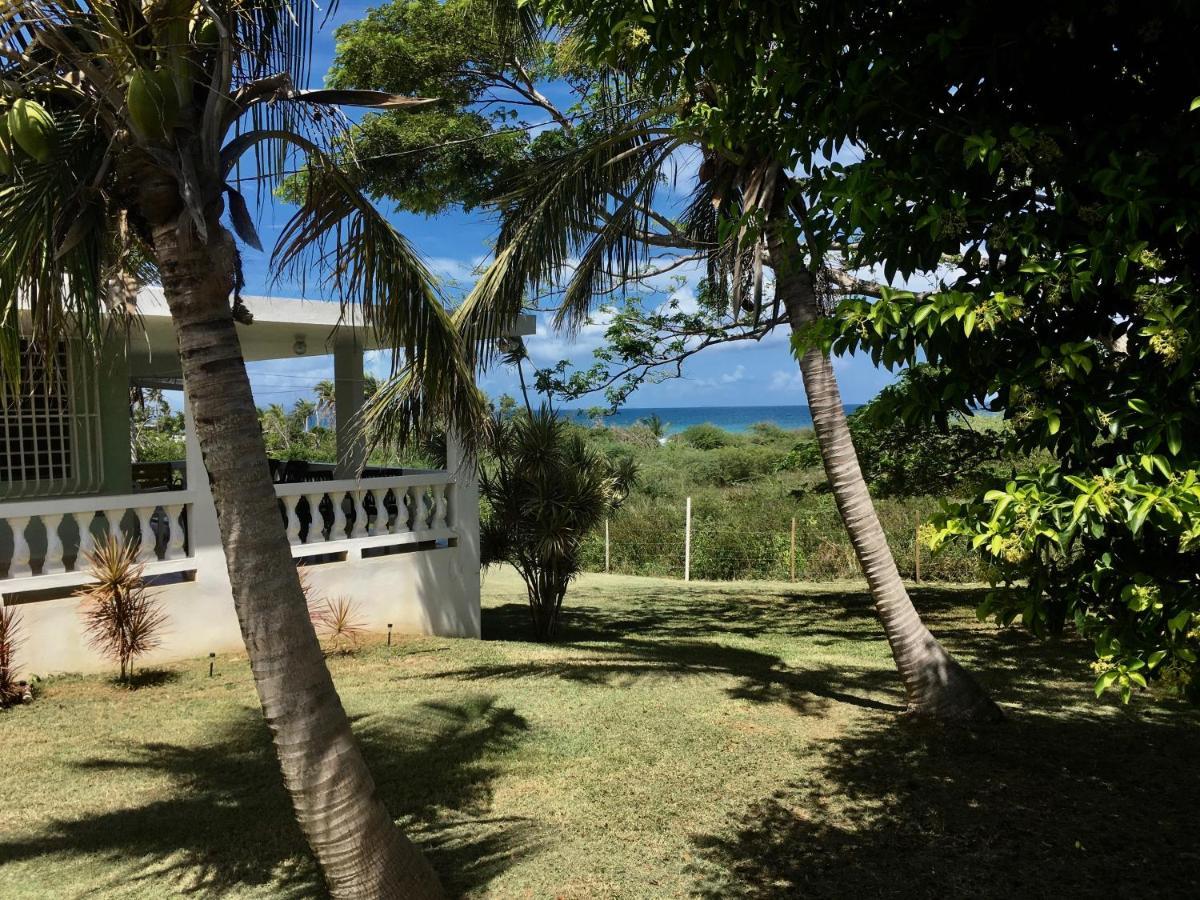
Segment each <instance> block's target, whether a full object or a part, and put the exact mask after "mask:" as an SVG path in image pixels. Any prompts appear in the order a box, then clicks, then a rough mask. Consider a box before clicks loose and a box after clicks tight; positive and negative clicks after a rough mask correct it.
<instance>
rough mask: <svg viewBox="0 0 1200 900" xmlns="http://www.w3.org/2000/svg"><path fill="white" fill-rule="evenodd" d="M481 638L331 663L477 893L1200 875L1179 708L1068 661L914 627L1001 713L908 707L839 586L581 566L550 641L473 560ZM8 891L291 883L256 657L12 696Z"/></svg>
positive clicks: (940, 599)
mask: <svg viewBox="0 0 1200 900" xmlns="http://www.w3.org/2000/svg"><path fill="white" fill-rule="evenodd" d="M485 597H486V599H485V609H484V632H485V637H486V638H487V639H486V640H484V641H481V642H477V641H460V640H447V639H438V638H406V639H402V640H400V641H399V642H398V645H397V646H394V647H392V648H391V649H388V648H386V647H384V646H382V645H381V644H379V643H375V644H372V646H371V647H370V648H369V649H367V650H364V651H363V652H361V653H359V654H358V655H357V656H355V657H353V658H343V659H335V660H332V661H331V666H332V669H333V673H334V677H335V678H336V679H337V683H338V686H339V688H340V690H341V693H342V697H343V698H344V700H345V703H346V706H347V709H348V710H349V712H350V714H351V715H352V716H353V717H354V719H355V723H356V730H357V732H358V735H359V737H360V738H361V740H362V743H363V746H364V748H365V751H366V753H367V755H368V757H369V760H370V763H371V766H372V769H373V771H374V773H375V777H376V779H377V781H378V782H379V788H380V791H381V792H382V795H383V797H384V799H385V800H386V802H387V804H388V806H389V808H390V809H391V810H392V811H393V813H394V814H395V815H397V816H398V817H399V818H400V819H401V820H402V822H403V823H404V825H405V827H406V828H408V829H409V830H410V833H412V834H414V835H415V836H416V837H417V839H418V840H419V841H420V842H421V844H422V845H423V846H424V847H425V849H426V850H427V852H428V853H429V855H430V856H431V858H432V859H433V861H434V863H435V865H436V866H437V868H438V869H439V870H440V872H441V873H442V875H443V877H444V879H445V881H446V883H447V884H448V885H449V886H450V888H451V889H452V891H453V892H455V893H457V894H466V895H469V896H492V897H538V898H540V897H548V898H552V897H564V898H576V897H578V898H584V897H587V898H591V897H664V896H667V897H671V896H697V895H699V896H709V897H775V896H778V897H793V896H829V897H854V896H855V895H858V896H862V897H874V896H905V897H908V896H930V897H934V896H936V897H955V896H968V895H970V896H1006V897H1011V896H1022V897H1028V896H1098V895H1101V894H1105V895H1108V896H1132V895H1134V894H1135V893H1136V894H1138V895H1141V896H1163V895H1168V894H1170V895H1181V896H1186V895H1191V896H1196V895H1198V894H1200V849H1198V847H1200V844H1198V843H1197V842H1196V840H1195V815H1196V810H1197V809H1198V808H1200V788H1198V787H1197V777H1196V759H1197V755H1196V751H1197V749H1200V748H1198V745H1197V741H1196V735H1197V730H1196V725H1197V716H1196V715H1195V714H1194V713H1193V712H1191V711H1190V710H1183V709H1179V708H1171V707H1161V706H1160V707H1154V706H1152V705H1150V704H1148V703H1142V704H1135V706H1134V707H1133V708H1132V709H1130V710H1122V709H1120V708H1118V707H1116V706H1114V705H1113V704H1111V703H1107V702H1106V703H1097V702H1095V701H1093V700H1092V699H1090V691H1089V688H1088V682H1089V681H1090V677H1089V675H1090V673H1089V671H1088V666H1087V659H1086V652H1085V651H1084V648H1081V647H1079V646H1078V645H1075V644H1061V645H1045V644H1036V643H1034V642H1032V641H1030V640H1029V639H1027V638H1026V637H1025V636H1024V635H1023V634H1021V633H1019V632H1015V631H998V630H996V629H994V628H993V627H991V626H988V625H980V624H979V623H977V622H976V621H975V618H974V616H973V614H972V612H971V606H972V605H973V603H974V602H975V601H976V599H977V598H976V596H975V595H974V594H973V593H972V592H970V591H968V590H945V589H923V590H920V591H918V592H917V594H916V599H917V602H918V604H919V606H920V607H921V609H922V610H923V612H924V613H925V614H926V616H927V618H928V621H929V622H930V625H931V626H932V627H933V628H934V630H935V631H936V632H937V633H938V634H939V635H940V636H941V637H943V638H944V640H945V641H946V643H947V644H948V645H949V646H950V647H951V648H952V649H953V650H954V651H955V652H956V653H958V654H959V655H960V656H961V657H962V658H963V659H964V661H966V662H967V663H968V664H969V665H970V666H971V667H972V668H973V669H975V670H976V671H977V672H978V673H979V675H980V677H981V678H982V679H983V680H984V681H985V682H986V683H987V685H988V686H989V687H990V688H991V690H992V691H993V692H994V693H995V695H996V697H997V699H999V700H1000V701H1001V702H1002V703H1003V704H1004V705H1005V707H1006V708H1007V709H1008V710H1009V712H1010V719H1009V721H1008V722H1007V723H1006V724H1004V725H1002V726H999V727H995V728H992V729H989V730H986V731H982V732H976V733H970V732H963V731H959V730H945V729H938V728H929V727H919V726H917V725H915V724H913V723H910V722H907V721H905V720H903V719H901V718H900V717H899V716H898V711H899V706H898V702H899V700H900V697H899V694H898V691H897V688H896V684H895V679H894V677H893V674H892V671H891V668H890V664H889V657H888V652H887V647H886V644H885V643H884V641H883V639H882V636H881V634H880V631H879V628H878V626H877V624H876V622H875V620H874V619H873V617H872V615H871V611H870V607H869V605H868V603H867V601H866V598H865V596H864V595H863V593H862V591H861V588H860V587H859V586H857V585H842V586H836V585H835V586H829V585H820V586H814V585H800V586H796V585H787V584H764V583H753V584H752V583H728V584H699V583H694V584H692V585H684V584H681V583H679V582H674V581H664V580H656V579H641V578H622V577H605V576H586V577H584V578H583V579H582V580H581V581H580V582H579V584H578V585H576V587H575V588H574V589H573V590H572V592H571V593H570V594H569V596H568V603H569V605H570V616H569V618H568V620H567V633H566V635H565V640H564V642H563V643H562V644H560V645H558V646H553V647H547V646H541V645H537V644H533V643H530V642H528V641H527V640H526V635H527V628H526V611H525V607H524V598H523V594H522V593H521V591H520V587H519V582H517V580H516V579H515V578H514V577H512V576H511V575H509V574H506V573H500V574H493V575H491V576H489V578H488V580H487V582H486V586H485ZM0 747H2V748H3V750H2V752H3V755H4V765H3V767H2V769H0V897H3V898H5V900H15V898H39V900H40V898H57V897H79V896H84V895H86V896H88V897H120V898H126V897H147V898H151V897H152V898H160V897H164V896H172V895H186V896H192V897H210V896H211V897H272V898H276V897H301V896H314V895H318V896H319V895H320V891H319V882H318V880H317V877H316V874H315V872H314V869H313V866H312V864H311V862H310V861H309V859H308V857H307V854H306V852H305V849H304V846H303V844H302V841H301V838H300V836H299V833H298V831H297V829H296V827H295V825H294V824H293V822H292V819H291V813H290V810H289V808H288V805H287V800H286V797H285V795H284V793H283V791H282V788H281V787H280V785H279V779H278V774H277V771H276V767H275V763H274V761H273V757H272V755H271V751H270V748H269V746H268V739H267V735H266V731H265V729H264V726H263V724H262V722H261V719H260V717H259V713H258V709H257V705H256V703H255V699H254V695H253V689H252V686H251V683H250V677H249V672H248V669H247V665H246V663H245V660H244V659H242V658H239V657H223V658H220V659H219V660H218V661H217V675H216V677H214V678H211V679H210V678H209V677H208V661H207V660H196V661H195V662H192V663H189V664H187V665H182V666H179V667H178V668H176V669H173V670H171V671H169V672H164V673H158V674H154V675H152V676H151V677H148V678H146V679H145V683H143V684H142V686H140V687H139V688H138V689H136V690H132V691H130V690H125V689H121V688H118V687H116V686H114V685H112V684H111V683H110V682H108V681H106V680H104V679H99V678H57V679H54V680H52V681H49V682H47V683H46V684H45V685H44V689H43V691H42V693H41V695H40V697H39V699H38V701H37V702H36V703H35V704H33V705H32V706H29V707H22V708H19V709H16V710H14V711H11V712H9V713H7V714H2V715H0Z"/></svg>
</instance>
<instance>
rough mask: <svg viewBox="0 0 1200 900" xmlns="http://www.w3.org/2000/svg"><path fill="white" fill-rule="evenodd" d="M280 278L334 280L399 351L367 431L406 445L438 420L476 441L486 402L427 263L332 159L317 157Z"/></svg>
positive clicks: (284, 239)
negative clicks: (320, 275) (316, 274)
mask: <svg viewBox="0 0 1200 900" xmlns="http://www.w3.org/2000/svg"><path fill="white" fill-rule="evenodd" d="M272 268H273V270H274V271H275V273H276V274H277V275H279V276H289V275H290V276H291V277H293V278H295V279H296V280H297V281H298V282H299V283H300V284H301V285H303V284H304V283H305V281H306V280H307V279H308V278H309V273H310V271H314V270H315V271H324V272H326V273H328V274H327V275H326V276H325V277H324V279H323V281H324V287H325V289H326V291H327V292H328V293H329V294H331V295H332V297H333V298H336V299H337V300H339V301H340V302H341V303H342V305H343V309H346V308H348V304H351V303H353V304H357V309H358V310H359V315H361V317H362V321H361V322H360V323H356V324H362V325H365V326H367V327H369V328H371V329H372V330H373V331H374V333H375V335H376V336H377V337H378V339H379V341H380V342H381V343H382V344H384V345H385V346H388V347H391V348H393V350H394V351H395V352H394V353H393V356H392V372H391V377H390V378H389V380H388V381H387V383H386V384H384V385H383V386H382V387H381V388H380V389H379V391H378V392H376V394H375V396H374V397H373V398H372V399H371V402H370V403H369V404H368V405H367V407H366V408H365V411H364V413H363V418H362V420H360V423H359V427H362V428H365V429H368V430H370V431H371V432H372V433H373V434H374V435H375V436H376V437H378V438H379V439H384V440H387V441H389V442H394V443H400V444H407V443H409V442H410V441H411V440H412V439H413V438H415V437H416V436H417V435H418V433H426V432H427V431H428V430H429V428H430V427H431V425H432V423H433V422H434V421H437V422H440V423H442V424H444V425H448V426H450V427H453V428H456V429H457V430H458V431H459V432H460V433H461V434H462V435H464V436H465V437H469V436H470V435H472V434H473V433H474V432H475V430H476V427H475V426H476V425H477V424H478V420H479V417H480V416H481V415H482V412H483V402H482V398H481V395H480V394H479V391H478V389H477V388H476V387H475V384H474V374H473V371H472V369H471V367H470V365H469V364H468V362H467V360H466V359H465V354H464V353H463V348H462V344H461V341H460V338H459V334H458V332H457V330H456V329H455V326H454V323H453V321H452V319H451V317H450V314H449V313H448V312H447V311H446V308H445V306H444V305H443V304H442V301H441V298H440V297H439V296H438V295H437V293H436V292H435V290H434V288H433V286H432V278H431V277H430V274H429V272H428V270H427V269H426V267H425V265H424V264H423V263H422V262H421V260H420V259H419V258H418V256H417V254H416V253H415V251H414V250H413V249H412V247H411V246H410V245H409V243H408V242H407V241H406V240H405V239H404V237H403V236H402V235H401V234H400V233H399V232H397V231H396V229H395V228H393V227H392V225H391V223H390V222H388V221H387V219H386V218H385V217H384V216H383V215H382V214H381V213H380V212H379V211H378V210H377V209H376V208H375V207H374V206H373V205H372V204H371V203H370V201H369V200H367V198H366V197H365V196H363V194H362V193H361V192H359V190H358V189H357V187H356V186H355V185H354V184H353V183H352V182H351V181H350V179H349V178H348V177H347V176H346V175H345V174H344V173H343V172H342V171H341V170H339V169H338V168H337V166H336V165H335V164H334V163H333V161H332V160H330V159H329V157H327V156H325V155H324V154H318V155H316V156H310V157H309V178H308V181H307V184H306V193H305V200H304V203H303V205H302V206H301V207H300V209H299V210H298V211H297V212H296V214H295V215H294V216H293V217H292V219H291V220H290V221H289V222H288V223H287V224H286V225H285V226H284V228H283V231H282V232H281V234H280V236H279V240H278V243H277V244H276V246H275V250H274V253H273V255H272Z"/></svg>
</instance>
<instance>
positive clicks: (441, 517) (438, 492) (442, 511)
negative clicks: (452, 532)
mask: <svg viewBox="0 0 1200 900" xmlns="http://www.w3.org/2000/svg"><path fill="white" fill-rule="evenodd" d="M430 490H432V491H433V521H432V522H431V523H430V525H431V527H433V528H445V527H446V485H444V484H435V485H434V486H433V487H432V488H430Z"/></svg>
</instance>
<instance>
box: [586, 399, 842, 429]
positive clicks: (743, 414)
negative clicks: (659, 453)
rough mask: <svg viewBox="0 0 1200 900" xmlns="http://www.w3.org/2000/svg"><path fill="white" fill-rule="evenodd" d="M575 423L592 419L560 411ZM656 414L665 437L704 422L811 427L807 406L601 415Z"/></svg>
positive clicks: (615, 418)
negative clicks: (661, 422)
mask: <svg viewBox="0 0 1200 900" xmlns="http://www.w3.org/2000/svg"><path fill="white" fill-rule="evenodd" d="M861 405H862V404H859V403H848V404H846V412H847V413H850V412H853V411H854V410H856V409H858V407H859V406H861ZM563 412H564V414H566V415H570V416H572V417H574V419H575V421H577V422H580V423H583V424H587V423H590V422H591V421H592V417H591V416H589V415H588V414H587V410H583V409H567V410H563ZM650 415H657V416H658V417H659V418H660V419H662V421H663V422H664V423H665V424H666V430H667V434H678V433H679V432H680V431H683V429H685V428H687V427H688V426H689V425H702V424H705V423H708V424H710V425H716V426H717V427H718V428H724V429H725V430H726V431H733V432H741V431H745V430H746V429H748V428H749V427H750V426H751V425H754V424H756V423H758V422H770V423H771V424H772V425H778V426H779V427H780V428H787V429H795V428H811V427H812V416H811V415H810V414H809V411H808V407H807V406H649V407H644V408H633V407H630V408H627V409H620V410H618V411H617V412H615V413H613V414H612V415H609V416H605V418H604V422H605V424H606V425H618V426H626V425H633V424H636V423H637V422H638V421H639V420H640V419H644V418H646V417H647V416H650Z"/></svg>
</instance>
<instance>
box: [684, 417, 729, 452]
mask: <svg viewBox="0 0 1200 900" xmlns="http://www.w3.org/2000/svg"><path fill="white" fill-rule="evenodd" d="M677 440H679V441H680V442H681V443H683V444H686V445H687V446H689V447H694V448H695V449H697V450H716V449H717V448H718V447H728V446H730V445H731V444H735V443H737V442H738V441H737V438H736V437H735V436H734V435H732V434H730V433H729V432H728V431H726V430H725V429H723V428H718V427H717V426H716V425H710V424H709V423H708V422H705V423H703V424H702V425H689V426H688V427H687V428H685V429H683V431H681V432H679V435H678V437H677Z"/></svg>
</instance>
